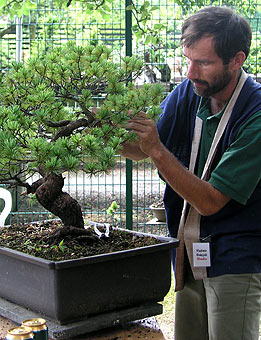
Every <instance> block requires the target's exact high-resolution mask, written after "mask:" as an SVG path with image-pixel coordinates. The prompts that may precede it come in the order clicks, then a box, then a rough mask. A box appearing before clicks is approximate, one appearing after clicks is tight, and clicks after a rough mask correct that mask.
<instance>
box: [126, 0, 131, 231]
mask: <svg viewBox="0 0 261 340" xmlns="http://www.w3.org/2000/svg"><path fill="white" fill-rule="evenodd" d="M130 4H131V0H126V2H125V6H126V8H127V6H129V5H130ZM126 8H125V45H126V51H125V53H126V56H131V55H132V31H131V29H132V11H129V10H126ZM132 196H133V195H132V161H131V160H130V159H126V228H127V229H132V225H133V197H132Z"/></svg>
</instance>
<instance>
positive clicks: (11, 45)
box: [0, 0, 261, 234]
mask: <svg viewBox="0 0 261 340" xmlns="http://www.w3.org/2000/svg"><path fill="white" fill-rule="evenodd" d="M130 5H131V6H132V7H128V6H130ZM206 5H227V6H234V7H235V6H236V9H237V10H238V11H241V12H242V13H243V14H244V15H245V16H246V17H247V18H248V20H249V21H250V24H251V27H252V30H253V43H252V49H251V54H250V57H249V58H248V60H247V62H246V65H245V67H246V69H247V71H248V72H249V73H251V74H252V75H253V77H254V78H255V79H257V80H258V81H259V80H260V74H261V70H260V67H261V56H260V55H261V52H260V35H261V0H253V1H252V0H249V1H244V0H237V1H233V2H232V1H204V0H191V1H189V2H188V1H186V0H183V1H169V0H151V1H140V0H137V1H136V2H134V1H131V0H126V2H124V1H121V0H118V1H113V2H108V5H107V7H106V8H105V10H104V11H103V12H102V11H98V10H92V11H91V10H86V7H84V5H83V3H82V2H79V3H77V5H75V6H74V7H72V6H70V7H69V8H62V9H57V8H54V7H53V6H52V1H47V0H45V1H44V0H38V1H37V6H36V8H35V9H32V10H30V12H29V13H28V15H23V16H20V17H16V16H15V17H13V18H11V17H9V16H2V17H1V18H0V69H1V71H2V72H5V71H6V70H8V68H9V67H10V65H11V63H12V62H13V61H15V60H16V61H22V62H23V61H25V60H27V59H28V58H29V57H31V56H32V55H35V54H37V53H39V52H40V51H42V50H43V51H47V50H48V49H50V48H51V47H52V46H54V45H60V44H63V43H65V42H67V41H68V40H74V41H77V43H78V44H84V43H85V42H86V41H92V43H93V44H96V43H97V42H103V43H104V44H106V45H108V46H110V47H112V49H113V53H114V55H115V56H116V57H118V58H119V60H120V58H121V57H122V56H125V55H131V54H135V55H138V56H139V57H140V58H142V59H143V60H144V61H145V62H146V65H147V68H146V72H145V73H144V74H143V75H142V76H141V77H140V79H139V82H140V83H141V84H142V83H144V82H152V81H153V82H155V81H156V82H162V83H164V84H165V86H166V95H167V93H168V92H169V91H171V90H172V89H173V88H174V87H175V86H176V85H177V84H179V83H180V82H181V81H182V80H183V79H185V77H186V64H185V63H184V60H183V58H182V53H181V49H180V46H179V38H180V30H181V24H182V22H183V19H184V18H185V17H186V16H187V15H189V14H190V13H192V12H194V11H196V10H197V9H198V8H200V7H202V6H206ZM128 8H130V9H132V10H128ZM146 8H147V9H148V13H147V16H146V15H145V14H146ZM126 9H127V10H126ZM155 30H157V31H159V30H160V33H158V34H157V36H156V35H155ZM98 104H99V98H97V105H98ZM115 157H117V166H116V167H115V168H114V169H113V170H112V171H111V173H110V174H108V175H99V176H97V177H92V178H90V177H88V176H87V175H86V174H83V173H76V174H74V173H67V174H64V175H65V177H66V185H65V190H66V191H68V192H69V193H71V194H72V195H73V196H75V197H76V198H77V199H78V200H79V201H80V202H81V204H82V209H83V211H84V215H85V218H86V219H95V220H98V221H105V220H108V219H110V218H111V217H110V216H108V214H107V208H108V207H109V206H110V204H111V202H112V201H116V202H117V203H118V205H119V207H120V208H119V212H118V214H117V215H118V216H117V218H119V221H120V223H121V225H122V226H127V227H128V228H134V229H141V230H146V231H153V232H160V233H161V234H166V233H167V230H166V226H165V225H164V224H153V223H152V222H151V220H152V218H153V216H152V213H151V211H150V209H149V206H150V204H151V203H152V202H153V201H154V200H159V199H161V198H162V196H163V192H164V183H162V181H161V180H160V179H159V176H158V173H157V171H156V169H155V167H154V165H153V164H152V163H151V162H150V161H144V162H131V161H129V160H125V159H122V158H121V157H120V156H117V155H116V156H115ZM13 196H14V209H13V210H14V211H13V212H12V214H11V216H10V222H18V221H21V222H27V221H34V220H39V219H41V218H50V217H52V216H50V215H49V213H48V212H46V211H44V210H43V209H42V208H41V207H40V206H39V205H38V204H37V203H36V202H31V201H30V199H29V198H28V197H26V196H21V192H17V191H13ZM0 203H1V202H0ZM0 208H1V207H0Z"/></svg>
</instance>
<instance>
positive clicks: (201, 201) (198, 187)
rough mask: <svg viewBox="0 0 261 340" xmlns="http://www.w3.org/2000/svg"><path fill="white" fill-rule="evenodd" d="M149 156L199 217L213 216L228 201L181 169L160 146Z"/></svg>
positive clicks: (207, 184)
mask: <svg viewBox="0 0 261 340" xmlns="http://www.w3.org/2000/svg"><path fill="white" fill-rule="evenodd" d="M150 156H151V159H152V161H153V162H154V164H155V166H156V167H157V169H158V170H159V172H160V173H161V175H162V176H163V177H164V179H165V181H166V182H167V183H168V184H169V185H170V186H171V187H172V188H173V190H174V191H175V192H177V193H178V194H179V195H180V196H181V197H183V198H184V199H185V200H187V201H188V202H189V203H190V204H191V205H192V206H194V208H195V209H197V210H198V212H199V213H200V214H201V215H212V214H215V213H216V212H218V211H219V210H220V209H221V208H222V207H223V206H224V205H225V204H226V203H227V202H228V201H229V200H230V199H229V198H228V197H226V196H225V195H223V194H222V193H221V192H219V191H218V190H216V189H215V188H214V187H213V186H212V185H211V184H210V183H208V182H206V181H203V180H201V179H200V178H198V177H197V176H196V175H194V174H192V173H191V172H190V171H189V170H187V169H186V168H185V167H183V165H182V164H180V163H179V161H178V160H177V159H176V158H175V157H174V156H173V155H172V154H171V153H170V152H169V151H168V150H167V149H166V148H165V147H164V146H163V145H162V144H161V147H159V148H158V149H157V150H155V152H153V153H151V154H150Z"/></svg>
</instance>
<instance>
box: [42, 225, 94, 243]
mask: <svg viewBox="0 0 261 340" xmlns="http://www.w3.org/2000/svg"><path fill="white" fill-rule="evenodd" d="M68 238H69V239H70V238H76V239H77V240H82V241H83V242H84V243H86V244H90V243H94V242H100V239H99V237H98V236H97V235H96V234H95V233H94V232H93V231H91V230H89V229H82V228H77V227H73V226H63V227H62V228H59V229H58V230H56V231H55V232H53V233H51V234H49V235H47V236H45V237H44V240H45V241H46V242H48V243H49V244H50V245H52V244H58V243H60V242H61V241H62V240H66V239H68Z"/></svg>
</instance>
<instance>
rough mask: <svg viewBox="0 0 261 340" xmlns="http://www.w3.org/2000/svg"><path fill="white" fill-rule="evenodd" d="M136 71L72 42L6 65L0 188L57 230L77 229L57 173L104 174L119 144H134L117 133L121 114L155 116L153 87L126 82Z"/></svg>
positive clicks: (1, 88) (0, 110)
mask: <svg viewBox="0 0 261 340" xmlns="http://www.w3.org/2000/svg"><path fill="white" fill-rule="evenodd" d="M142 69H143V65H142V61H140V60H138V59H135V58H134V57H125V58H123V60H122V61H121V63H120V64H119V63H116V62H115V60H113V57H112V52H111V50H109V49H108V48H107V47H105V46H103V45H97V46H92V45H91V44H89V45H87V46H77V45H76V44H75V43H68V44H65V45H63V46H62V47H56V48H54V49H52V50H50V51H49V52H48V53H46V54H43V55H40V56H37V57H34V58H31V59H29V60H28V61H27V62H26V63H24V64H23V63H13V65H12V68H11V69H10V70H9V71H8V72H7V73H6V74H5V75H4V76H3V77H2V79H1V82H0V102H1V107H0V184H6V185H9V186H20V187H24V188H25V191H26V194H28V195H29V194H35V196H36V198H37V200H38V201H39V203H40V204H41V205H42V206H43V207H44V208H46V209H47V210H48V211H50V212H51V213H53V214H54V215H55V216H58V217H59V218H60V219H61V220H62V223H63V225H64V226H66V227H67V228H70V230H71V229H72V228H73V229H74V230H75V228H77V229H78V230H79V228H80V229H83V227H84V221H83V216H82V211H81V207H80V205H79V204H78V202H77V201H76V200H75V199H74V198H72V197H71V196H70V195H69V194H68V193H66V192H64V191H63V185H64V177H63V173H64V172H65V171H75V172H76V171H79V170H82V171H84V172H85V173H87V174H90V175H91V174H96V173H101V172H106V171H108V170H109V169H111V168H112V167H113V165H114V162H115V157H114V156H115V154H117V153H118V152H119V150H120V148H121V144H122V143H123V142H124V141H129V140H131V139H132V138H135V136H134V135H133V134H132V133H130V132H129V131H127V130H126V129H124V124H125V123H126V121H127V120H128V119H129V116H128V111H129V110H132V111H133V114H134V115H135V114H137V113H138V112H139V111H141V110H142V111H144V110H146V111H147V112H148V114H149V115H150V116H151V117H152V118H156V117H157V116H158V114H159V112H160V109H159V106H158V104H159V102H160V99H161V95H162V88H161V86H160V85H159V84H156V85H153V86H152V85H149V84H145V85H144V86H143V87H140V88H136V87H135V85H134V83H133V79H135V77H137V76H138V75H139V74H140V73H141V72H142ZM97 96H99V97H100V98H101V104H100V106H99V108H98V109H94V108H95V106H96V103H95V100H94V97H97ZM36 174H38V175H40V179H38V180H36V181H34V182H33V183H32V184H29V181H28V179H29V178H34V177H35V176H34V175H36Z"/></svg>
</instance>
